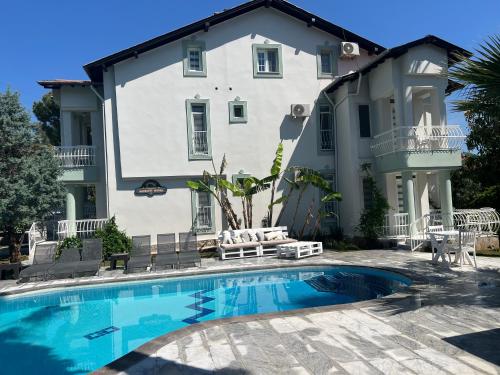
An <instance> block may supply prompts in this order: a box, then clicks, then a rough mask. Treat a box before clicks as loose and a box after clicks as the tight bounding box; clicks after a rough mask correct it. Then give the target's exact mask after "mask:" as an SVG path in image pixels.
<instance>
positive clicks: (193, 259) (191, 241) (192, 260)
mask: <svg viewBox="0 0 500 375" xmlns="http://www.w3.org/2000/svg"><path fill="white" fill-rule="evenodd" d="M179 244H180V248H179V250H180V251H179V267H182V266H190V265H193V266H196V264H197V263H198V264H199V265H200V266H201V258H200V253H199V251H198V238H197V236H196V233H191V232H186V233H179Z"/></svg>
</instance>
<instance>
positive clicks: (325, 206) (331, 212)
mask: <svg viewBox="0 0 500 375" xmlns="http://www.w3.org/2000/svg"><path fill="white" fill-rule="evenodd" d="M321 175H322V177H323V178H324V179H325V180H326V181H327V182H328V183H329V184H330V188H331V189H335V173H334V172H333V171H327V172H322V173H321ZM325 195H326V194H325V193H324V192H323V191H321V193H320V202H321V199H322V198H323V197H324V196H325ZM337 205H338V203H337V201H330V202H321V210H322V211H323V212H324V213H326V214H327V216H325V218H324V219H323V221H324V222H336V221H337V216H336V215H337Z"/></svg>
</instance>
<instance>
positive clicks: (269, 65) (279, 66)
mask: <svg viewBox="0 0 500 375" xmlns="http://www.w3.org/2000/svg"><path fill="white" fill-rule="evenodd" d="M252 51H253V66H254V67H253V75H254V77H268V78H270V77H272V78H282V77H283V62H282V55H281V45H280V44H254V45H253V46H252Z"/></svg>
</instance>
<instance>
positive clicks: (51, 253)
mask: <svg viewBox="0 0 500 375" xmlns="http://www.w3.org/2000/svg"><path fill="white" fill-rule="evenodd" d="M56 247H57V244H56V243H40V244H38V245H36V247H35V255H34V256H33V264H32V265H31V266H29V267H28V268H25V269H24V270H22V271H21V273H20V274H19V278H20V280H21V281H27V280H30V279H31V278H42V279H45V277H46V275H47V270H48V269H49V268H50V267H52V266H53V265H54V258H55V256H56Z"/></svg>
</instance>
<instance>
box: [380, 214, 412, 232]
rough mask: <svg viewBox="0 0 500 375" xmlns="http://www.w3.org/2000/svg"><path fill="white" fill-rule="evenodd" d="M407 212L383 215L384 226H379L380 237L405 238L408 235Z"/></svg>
mask: <svg viewBox="0 0 500 375" xmlns="http://www.w3.org/2000/svg"><path fill="white" fill-rule="evenodd" d="M408 224H409V222H408V213H406V212H403V213H397V214H392V215H389V214H388V215H385V222H384V226H382V227H380V229H379V230H380V236H381V237H382V238H405V237H407V236H408Z"/></svg>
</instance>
